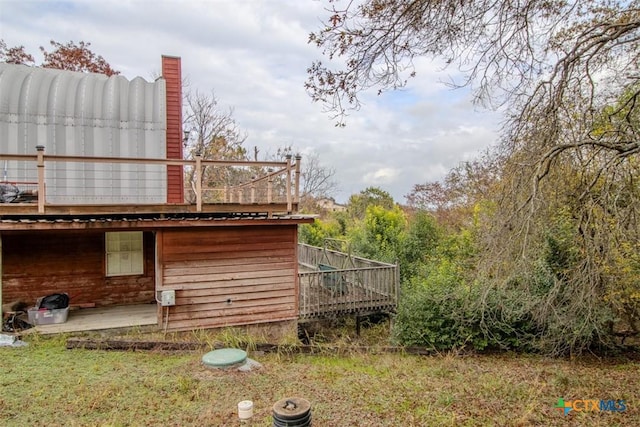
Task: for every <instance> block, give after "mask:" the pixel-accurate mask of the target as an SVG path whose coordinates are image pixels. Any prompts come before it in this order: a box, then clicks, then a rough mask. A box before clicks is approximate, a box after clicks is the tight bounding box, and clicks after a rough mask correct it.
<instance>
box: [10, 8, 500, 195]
mask: <svg viewBox="0 0 640 427" xmlns="http://www.w3.org/2000/svg"><path fill="white" fill-rule="evenodd" d="M324 7H325V4H324V2H319V1H312V0H280V1H264V0H244V1H237V0H236V1H234V0H216V1H195V0H189V1H169V0H164V1H163V0H160V1H153V2H152V1H128V2H127V1H118V2H116V1H107V2H95V1H87V0H85V1H81V0H78V1H74V0H69V1H64V2H55V1H49V2H31V1H19V0H9V1H6V0H5V1H3V3H2V5H1V6H0V38H2V39H4V40H5V42H6V43H7V44H8V45H9V46H15V45H24V46H25V47H26V49H27V51H29V52H32V53H33V54H34V55H36V56H38V55H39V50H38V47H39V46H41V45H43V46H46V45H48V41H49V40H51V39H53V40H56V41H60V42H66V41H68V40H74V41H80V40H83V41H88V42H91V43H92V49H93V50H94V52H96V53H98V54H100V55H102V56H104V57H105V59H107V61H108V62H109V63H110V64H111V65H112V66H113V67H114V68H116V69H118V70H120V71H122V73H123V74H124V75H125V76H126V77H128V78H133V77H135V76H138V75H140V76H142V77H144V78H146V79H151V78H152V76H153V75H154V73H155V74H157V73H158V72H159V70H160V56H161V55H162V54H168V55H176V56H181V57H182V70H183V75H184V76H187V77H188V79H189V82H190V85H191V88H192V89H199V90H201V91H204V92H209V91H210V90H212V89H213V90H214V91H215V93H216V96H217V97H218V99H219V101H220V103H221V104H222V105H223V106H229V107H233V109H234V117H235V118H236V120H237V121H238V123H239V125H240V126H241V127H242V128H243V129H244V130H246V131H247V132H248V134H249V139H248V140H247V143H246V144H247V146H248V147H252V146H254V145H255V146H258V147H259V149H260V152H261V153H273V152H275V150H276V149H277V147H282V146H285V145H293V146H295V147H296V148H297V149H298V150H299V151H301V152H302V153H309V152H315V153H318V154H319V156H320V157H319V160H320V161H321V163H323V164H325V165H327V166H330V167H332V168H334V169H335V170H336V179H337V180H338V181H339V183H340V187H341V188H342V192H341V194H339V195H338V197H337V198H338V200H342V201H344V200H346V199H347V198H348V197H349V195H351V194H352V193H356V192H359V191H361V190H363V189H364V188H365V187H367V186H371V185H375V186H380V187H381V188H383V189H384V190H386V191H389V192H390V193H391V194H392V195H393V196H394V198H395V199H396V200H397V201H400V202H403V201H404V195H405V194H407V193H408V192H409V191H410V190H411V188H412V187H413V186H414V185H415V184H419V183H424V182H426V181H431V180H437V179H441V178H442V177H443V176H444V175H445V174H446V172H447V171H448V170H449V169H450V168H451V167H453V166H455V165H456V164H457V163H459V162H460V161H462V160H467V159H470V158H472V157H473V156H475V155H476V154H477V153H479V152H480V151H481V150H482V149H484V148H485V147H486V146H488V145H489V144H491V143H493V142H494V141H495V140H496V138H497V137H496V129H497V116H496V115H494V114H490V113H487V112H478V111H476V109H475V107H474V106H473V105H472V104H471V102H470V98H469V94H468V91H452V90H450V89H449V88H447V87H446V86H444V85H443V84H442V83H441V82H442V81H443V80H449V74H451V75H453V76H454V77H456V74H455V73H453V72H452V71H451V70H445V71H444V72H443V71H442V68H443V67H442V64H441V63H439V62H437V61H436V62H434V61H429V60H426V59H419V60H417V61H416V66H417V77H416V78H413V79H409V82H408V86H407V87H406V88H405V89H403V90H402V91H400V92H395V93H384V94H382V95H380V96H377V95H376V94H375V93H370V94H366V95H365V96H364V97H363V107H362V109H361V110H360V111H356V112H353V113H352V114H351V115H350V116H349V118H348V124H347V127H346V128H336V127H334V121H333V120H331V119H330V118H329V117H328V116H327V115H326V114H323V113H322V106H321V105H318V104H313V103H312V102H311V101H310V98H309V97H308V96H307V94H306V92H305V90H304V86H303V85H304V82H305V80H306V78H307V76H306V68H307V67H308V66H309V65H310V63H311V61H313V60H314V59H318V58H320V51H319V50H318V49H316V48H315V47H314V46H312V45H309V44H307V38H308V35H309V33H310V32H311V31H314V30H317V29H318V28H319V27H320V20H321V19H322V18H325V17H326V11H324ZM303 161H304V158H303Z"/></svg>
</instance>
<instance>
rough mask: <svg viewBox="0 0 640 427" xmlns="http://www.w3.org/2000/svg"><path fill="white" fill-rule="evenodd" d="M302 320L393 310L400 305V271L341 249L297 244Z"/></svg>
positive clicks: (394, 266) (389, 265)
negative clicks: (343, 251) (335, 249)
mask: <svg viewBox="0 0 640 427" xmlns="http://www.w3.org/2000/svg"><path fill="white" fill-rule="evenodd" d="M298 263H299V265H300V272H299V274H298V276H299V283H300V294H299V312H300V316H299V317H300V319H302V320H306V319H314V318H323V317H331V316H340V315H347V314H356V315H358V314H359V315H364V314H370V313H376V312H390V311H394V310H395V308H396V307H397V302H398V293H399V283H400V281H399V270H398V266H397V265H394V264H387V263H382V262H378V261H373V260H369V259H366V258H361V257H355V256H351V255H349V254H346V253H342V252H339V251H333V250H328V249H326V248H318V247H314V246H309V245H306V244H299V245H298Z"/></svg>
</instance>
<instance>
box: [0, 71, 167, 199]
mask: <svg viewBox="0 0 640 427" xmlns="http://www.w3.org/2000/svg"><path fill="white" fill-rule="evenodd" d="M166 127H167V119H166V86H165V81H164V80H163V79H158V80H157V81H155V82H147V81H145V80H144V79H142V78H140V77H137V78H135V79H133V80H131V81H129V80H127V79H126V78H124V77H122V76H112V77H107V76H105V75H102V74H94V73H77V72H71V71H62V70H53V69H43V68H36V67H27V66H24V65H13V64H0V153H5V154H35V153H36V149H35V147H36V145H43V146H44V147H45V154H58V155H78V156H101V157H145V158H166ZM0 168H2V176H3V179H4V177H5V176H6V178H7V179H8V180H9V181H35V180H36V179H37V176H36V168H35V165H34V164H33V163H32V164H28V163H27V162H17V161H8V162H5V164H0ZM45 171H46V185H47V202H49V203H64V204H76V203H77V204H94V203H95V204H117V203H165V202H166V193H167V190H166V189H167V178H166V166H159V165H153V166H152V165H133V164H110V163H97V164H95V163H94V164H92V163H71V162H69V163H57V162H56V163H54V162H49V163H47V164H46V169H45Z"/></svg>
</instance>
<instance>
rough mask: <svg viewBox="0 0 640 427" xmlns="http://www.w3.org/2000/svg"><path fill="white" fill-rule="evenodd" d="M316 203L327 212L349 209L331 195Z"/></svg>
mask: <svg viewBox="0 0 640 427" xmlns="http://www.w3.org/2000/svg"><path fill="white" fill-rule="evenodd" d="M316 204H317V205H318V207H319V208H320V209H322V210H325V211H327V212H345V211H346V210H347V207H346V206H345V205H341V204H339V203H336V201H335V200H334V199H333V198H331V197H327V198H322V199H318V200H317V201H316Z"/></svg>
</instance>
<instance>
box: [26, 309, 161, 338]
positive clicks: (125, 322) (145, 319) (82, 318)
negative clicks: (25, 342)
mask: <svg viewBox="0 0 640 427" xmlns="http://www.w3.org/2000/svg"><path fill="white" fill-rule="evenodd" d="M157 316H158V314H157V306H156V304H137V305H121V306H113V307H99V308H82V309H78V310H70V311H69V316H68V317H67V321H66V322H65V323H58V324H53V325H39V326H36V327H35V328H33V329H30V330H29V331H33V332H38V333H41V334H59V333H64V332H83V331H99V330H105V329H121V328H132V327H139V326H150V325H153V326H157V325H158V317H157Z"/></svg>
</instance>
